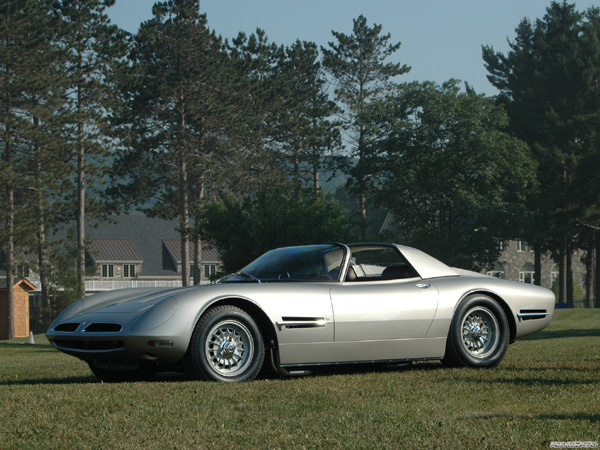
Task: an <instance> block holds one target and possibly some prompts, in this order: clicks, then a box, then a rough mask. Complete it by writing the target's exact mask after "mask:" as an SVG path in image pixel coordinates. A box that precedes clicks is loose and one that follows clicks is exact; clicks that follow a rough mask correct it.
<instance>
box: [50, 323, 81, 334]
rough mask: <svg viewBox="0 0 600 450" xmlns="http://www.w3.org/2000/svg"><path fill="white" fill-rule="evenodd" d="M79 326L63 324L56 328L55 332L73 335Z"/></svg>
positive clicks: (76, 324)
mask: <svg viewBox="0 0 600 450" xmlns="http://www.w3.org/2000/svg"><path fill="white" fill-rule="evenodd" d="M78 326H79V324H78V323H61V324H60V325H57V326H56V327H54V331H64V332H67V333H73V332H75V330H77V327H78Z"/></svg>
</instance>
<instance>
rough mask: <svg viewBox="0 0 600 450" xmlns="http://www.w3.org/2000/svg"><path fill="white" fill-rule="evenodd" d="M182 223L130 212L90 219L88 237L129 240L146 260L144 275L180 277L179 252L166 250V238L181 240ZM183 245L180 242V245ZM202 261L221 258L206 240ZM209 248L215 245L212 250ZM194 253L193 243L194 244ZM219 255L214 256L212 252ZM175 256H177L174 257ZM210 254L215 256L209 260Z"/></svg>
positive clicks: (86, 231)
mask: <svg viewBox="0 0 600 450" xmlns="http://www.w3.org/2000/svg"><path fill="white" fill-rule="evenodd" d="M178 226H179V222H178V221H177V220H165V219H159V218H156V217H152V218H150V217H146V216H145V215H143V214H128V215H122V216H111V217H110V220H109V221H105V222H99V221H96V222H94V221H89V222H88V223H87V224H86V230H85V234H86V238H88V239H90V240H91V241H92V242H94V241H96V240H112V241H117V240H126V241H128V242H129V243H130V244H131V245H132V246H133V248H134V249H135V251H136V252H137V253H138V254H139V256H140V260H141V261H142V264H143V266H142V272H141V273H140V274H141V275H143V276H145V277H146V276H159V277H163V276H177V261H179V260H180V259H181V256H179V258H177V254H179V255H180V253H181V251H180V250H179V252H178V253H177V251H175V253H174V254H173V255H171V253H170V251H169V250H167V249H166V246H165V245H164V244H163V241H170V240H172V241H176V242H177V243H179V239H180V235H179V232H178V231H177V227H178ZM177 246H179V244H177ZM204 248H207V250H203V254H202V261H203V262H205V261H210V262H213V261H220V257H218V252H217V251H216V250H215V249H214V248H213V247H211V246H210V245H208V243H206V247H205V246H204V245H203V249H204ZM208 248H212V250H211V251H209V250H208ZM191 249H192V252H191V253H190V255H193V246H192V247H191ZM215 254H216V255H217V257H216V259H212V258H213V256H212V255H215ZM174 256H175V258H174ZM208 257H210V258H211V259H208Z"/></svg>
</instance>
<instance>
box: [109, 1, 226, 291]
mask: <svg viewBox="0 0 600 450" xmlns="http://www.w3.org/2000/svg"><path fill="white" fill-rule="evenodd" d="M153 13H154V17H153V18H152V19H151V20H149V21H148V22H145V23H144V24H142V27H141V28H140V31H139V33H138V35H137V36H136V41H135V48H134V51H133V53H132V61H133V66H132V72H131V74H130V77H129V84H128V85H125V86H124V89H125V92H126V94H125V95H127V96H128V98H129V100H130V110H129V112H127V116H128V117H130V118H132V119H133V122H132V123H127V119H126V118H125V119H124V124H125V126H124V127H123V128H124V129H128V128H129V129H130V130H131V133H130V135H129V136H130V141H129V146H128V147H129V148H128V149H126V151H124V152H122V153H121V154H120V155H119V157H118V158H117V159H116V161H115V166H114V175H113V176H114V179H115V180H117V179H125V180H126V181H127V182H126V183H121V184H118V183H117V184H116V185H115V189H113V191H112V193H113V195H115V196H116V197H119V198H120V201H121V202H123V203H125V202H128V203H129V205H133V204H141V205H142V209H143V210H144V211H145V212H146V213H147V214H150V215H158V216H161V217H165V218H171V219H172V218H178V219H179V226H178V230H179V232H180V235H181V262H182V268H181V269H182V270H181V272H182V274H181V275H182V284H183V285H184V286H187V285H189V280H190V255H189V245H188V244H189V242H190V239H191V238H192V239H195V240H197V236H192V234H193V231H194V223H193V220H192V219H193V218H194V217H193V215H194V212H197V213H198V214H201V211H202V208H201V204H202V198H203V195H204V190H205V187H206V184H207V183H208V182H209V181H210V180H209V178H210V177H211V176H212V177H215V178H218V177H219V176H220V175H219V172H220V171H221V170H222V167H221V166H224V165H220V164H217V163H216V162H215V161H220V160H221V156H222V155H221V153H220V146H219V142H220V138H221V137H222V136H224V135H226V134H227V120H226V119H224V120H223V121H221V120H220V119H222V118H223V117H224V116H225V112H224V107H223V105H224V104H226V103H227V101H226V100H224V99H225V97H226V94H225V91H226V90H224V89H223V88H224V86H225V83H226V81H225V80H226V79H227V77H228V75H227V71H226V70H225V68H226V63H227V56H226V54H225V53H224V51H223V44H222V42H221V40H220V38H218V37H216V36H215V34H214V33H212V32H211V31H210V30H209V29H208V27H207V21H206V16H205V15H202V14H200V12H199V2H198V0H169V1H166V2H158V3H156V4H155V5H154V9H153ZM195 220H196V221H201V217H196V218H195ZM196 265H197V266H198V264H196ZM197 268H198V269H199V267H197Z"/></svg>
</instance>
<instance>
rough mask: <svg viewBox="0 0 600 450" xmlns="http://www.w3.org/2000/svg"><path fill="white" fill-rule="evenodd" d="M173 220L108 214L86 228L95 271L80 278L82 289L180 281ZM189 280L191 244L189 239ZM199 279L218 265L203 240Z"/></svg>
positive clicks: (164, 284) (205, 279)
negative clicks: (82, 278) (83, 282)
mask: <svg viewBox="0 0 600 450" xmlns="http://www.w3.org/2000/svg"><path fill="white" fill-rule="evenodd" d="M177 226H178V222H177V221H176V220H165V219H159V218H150V217H146V216H145V215H142V214H130V215H123V216H112V217H111V218H110V220H109V221H106V222H91V223H89V224H87V227H86V239H88V242H89V245H88V260H89V264H90V265H93V266H95V268H96V272H95V273H94V274H93V275H91V276H88V277H87V278H86V282H85V290H86V293H88V294H91V293H94V292H99V291H106V290H111V289H122V288H129V287H176V286H181V285H182V283H181V241H180V235H179V232H177ZM188 250H189V255H190V265H192V267H191V269H192V270H190V278H191V279H190V283H191V284H193V279H192V277H193V262H194V244H193V243H192V242H190V243H189V247H188ZM201 265H202V267H201V280H200V283H201V284H206V283H209V282H210V281H211V276H212V275H215V274H216V273H218V272H219V271H220V269H221V261H220V256H219V253H218V251H217V250H216V249H215V248H214V247H213V246H212V245H210V244H208V243H205V242H203V243H202V251H201Z"/></svg>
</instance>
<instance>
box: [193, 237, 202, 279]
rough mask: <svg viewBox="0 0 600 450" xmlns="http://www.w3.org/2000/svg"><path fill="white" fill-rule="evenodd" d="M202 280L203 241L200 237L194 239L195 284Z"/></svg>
mask: <svg viewBox="0 0 600 450" xmlns="http://www.w3.org/2000/svg"><path fill="white" fill-rule="evenodd" d="M201 281H202V241H201V239H200V238H199V237H196V239H195V240H194V286H198V285H199V284H200V282H201Z"/></svg>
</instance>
